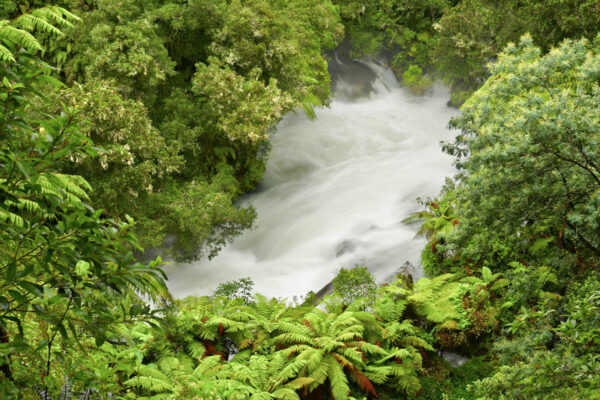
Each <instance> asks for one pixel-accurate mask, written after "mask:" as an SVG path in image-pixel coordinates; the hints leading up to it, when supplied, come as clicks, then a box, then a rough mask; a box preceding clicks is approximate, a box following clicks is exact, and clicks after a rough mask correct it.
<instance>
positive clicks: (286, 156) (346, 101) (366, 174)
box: [165, 58, 457, 297]
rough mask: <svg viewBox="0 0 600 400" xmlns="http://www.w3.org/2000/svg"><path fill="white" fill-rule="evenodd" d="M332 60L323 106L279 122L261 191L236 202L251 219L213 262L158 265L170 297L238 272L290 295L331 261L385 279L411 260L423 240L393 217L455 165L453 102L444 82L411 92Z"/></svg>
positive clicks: (316, 283)
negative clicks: (248, 207) (328, 96)
mask: <svg viewBox="0 0 600 400" xmlns="http://www.w3.org/2000/svg"><path fill="white" fill-rule="evenodd" d="M334 62H335V66H334V68H333V69H332V77H333V79H334V90H335V93H336V98H335V99H334V100H333V101H332V103H331V107H330V108H322V109H319V110H317V120H316V121H311V120H309V119H308V118H307V117H306V116H305V115H304V114H303V113H298V114H290V115H288V116H287V117H286V118H285V119H284V120H283V121H282V122H281V123H280V124H279V126H278V127H277V132H276V133H275V134H274V135H273V137H272V144H273V150H272V152H271V154H270V158H269V163H268V166H267V170H266V174H265V177H264V180H263V182H262V183H261V185H260V189H259V190H258V191H257V192H256V193H253V194H251V195H249V196H247V197H246V198H245V199H243V200H242V203H244V204H247V203H249V204H252V205H253V206H254V207H255V208H256V210H257V212H258V218H257V221H256V224H255V225H256V228H255V229H253V230H250V231H247V232H245V233H244V234H243V235H242V236H240V237H238V238H237V239H236V240H235V241H234V242H233V243H232V244H231V245H229V246H228V247H227V248H225V249H223V250H222V251H221V253H220V254H219V255H218V256H217V257H216V258H214V259H213V260H210V261H208V260H201V261H198V262H194V263H190V264H175V265H170V266H167V267H166V268H165V270H166V272H167V274H168V276H169V281H168V282H167V283H168V286H169V288H170V289H171V292H172V293H173V294H174V295H175V296H176V297H185V296H188V295H206V294H211V292H212V290H213V289H215V288H216V287H217V285H218V283H219V282H224V281H229V280H233V279H239V278H242V277H246V276H249V277H251V278H252V279H253V280H254V282H255V284H256V286H255V289H256V291H257V292H259V293H262V294H265V295H267V296H275V297H291V296H293V295H303V294H306V293H307V292H308V291H309V290H314V291H317V290H319V289H320V288H321V287H323V286H324V285H325V284H327V283H328V282H329V281H330V280H331V279H332V278H333V277H334V273H335V270H336V269H339V268H340V267H351V266H353V265H354V264H356V263H362V264H364V265H367V266H368V267H369V269H370V270H371V272H372V273H373V274H374V275H375V277H376V278H377V279H378V280H384V279H386V278H388V277H389V276H390V275H392V274H394V272H395V271H396V270H397V269H398V268H399V267H400V266H402V265H403V264H404V263H405V262H406V261H409V262H411V263H412V264H413V265H418V264H419V255H420V251H421V249H422V247H423V241H422V240H415V239H414V235H415V228H412V227H408V226H405V225H403V224H402V223H401V220H402V219H404V218H406V217H407V216H408V215H409V214H410V213H411V212H413V211H416V210H418V209H419V206H418V204H417V203H416V201H415V199H416V198H417V197H426V196H428V195H429V196H434V195H437V194H438V193H439V190H440V187H441V186H442V184H443V182H444V178H445V177H446V176H450V175H452V174H453V167H452V159H451V158H450V157H449V156H447V155H445V154H443V153H442V151H441V148H440V145H439V142H440V141H441V140H451V139H452V137H453V136H454V134H453V133H452V132H450V131H448V130H447V129H446V125H447V123H448V121H449V120H450V118H451V117H452V116H454V115H456V114H457V110H455V109H452V108H450V107H448V106H447V105H446V102H447V101H448V99H449V95H448V91H447V90H446V89H445V88H444V87H442V86H436V87H435V88H434V89H433V90H432V91H431V93H429V94H428V95H426V96H415V95H413V94H411V93H410V92H409V91H407V90H405V89H403V88H400V87H399V86H398V83H397V82H396V80H395V78H394V75H393V73H392V72H391V71H390V70H389V69H387V68H385V67H383V66H382V65H379V64H376V63H373V62H366V61H360V62H357V61H352V60H349V59H348V60H340V59H339V58H337V59H335V60H334ZM415 275H416V276H420V275H421V273H420V272H417V273H416V274H415Z"/></svg>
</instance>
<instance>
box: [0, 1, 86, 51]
mask: <svg viewBox="0 0 600 400" xmlns="http://www.w3.org/2000/svg"><path fill="white" fill-rule="evenodd" d="M78 20H79V18H78V17H77V16H75V15H74V14H72V13H70V12H69V11H67V10H65V9H64V8H61V7H57V6H48V7H44V8H40V9H37V10H34V11H32V12H31V13H29V14H23V15H21V16H19V17H17V18H16V19H14V20H12V21H7V20H2V21H0V61H4V62H15V56H14V51H15V48H16V47H22V48H25V49H27V50H29V51H36V50H42V49H43V48H42V45H41V44H40V43H39V41H38V40H37V39H36V38H35V37H34V36H33V35H32V34H31V32H33V31H36V30H40V31H43V32H47V33H50V34H52V35H55V36H62V32H61V31H60V29H59V28H58V26H61V27H68V26H71V25H72V24H71V21H78Z"/></svg>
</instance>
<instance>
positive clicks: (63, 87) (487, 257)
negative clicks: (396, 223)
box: [0, 0, 600, 400]
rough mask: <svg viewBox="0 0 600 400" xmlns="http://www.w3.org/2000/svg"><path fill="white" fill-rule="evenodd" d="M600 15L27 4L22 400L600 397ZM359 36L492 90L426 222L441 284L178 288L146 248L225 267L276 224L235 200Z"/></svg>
mask: <svg viewBox="0 0 600 400" xmlns="http://www.w3.org/2000/svg"><path fill="white" fill-rule="evenodd" d="M63 7H64V8H63ZM598 7H599V6H598V3H597V2H596V1H588V0H583V1H575V0H563V1H555V0H553V1H550V0H547V1H546V0H545V1H512V0H510V1H503V2H496V1H476V0H462V1H458V0H455V1H451V0H430V1H416V0H398V1H391V0H352V1H337V0H333V1H328V0H290V1H285V2H283V1H275V0H246V1H242V0H210V1H209V0H187V1H185V0H153V1H142V0H120V1H116V0H101V1H96V2H88V1H84V0H64V1H60V0H57V1H41V0H32V1H16V0H15V1H6V2H3V3H2V4H1V5H0V13H1V14H0V16H1V18H0V71H1V82H0V103H1V104H0V167H1V168H0V200H1V203H0V237H1V244H2V245H1V246H0V271H1V274H0V398H2V399H5V398H6V399H12V398H15V399H22V398H24V399H55V398H59V399H63V398H64V399H68V398H82V399H94V398H96V399H106V398H119V399H129V398H131V399H133V398H153V399H159V398H164V399H249V398H251V399H319V400H321V399H335V400H341V399H363V398H381V399H399V398H403V399H419V398H422V399H444V398H445V399H456V400H458V399H465V400H467V399H482V400H487V399H582V400H583V399H598V398H600V378H599V377H600V314H599V312H598V310H599V309H600V273H599V272H598V267H597V265H598V262H599V261H600V242H599V240H598V233H599V226H600V221H599V212H598V210H599V207H600V203H599V199H600V197H599V196H600V195H599V193H600V166H599V165H598V161H597V160H598V159H599V158H600V154H599V152H600V150H599V144H600V119H599V117H598V110H599V109H600V100H599V98H600V93H599V90H600V89H599V86H598V83H599V81H600V37H598V38H596V37H597V34H598V28H597V26H598V22H600V10H599V8H598ZM67 10H70V11H67ZM527 32H529V34H527V35H524V34H525V33H527ZM344 37H346V38H347V39H348V40H349V43H350V45H351V46H352V51H353V52H354V53H355V55H363V56H371V57H383V58H384V59H386V60H387V61H389V62H390V64H391V65H392V66H393V68H394V70H395V72H396V73H397V75H398V76H399V77H400V78H401V80H402V81H403V82H404V84H405V85H407V86H409V87H411V88H412V89H414V90H415V91H416V92H424V91H426V90H427V88H428V86H429V85H430V84H431V82H433V81H434V80H435V79H437V78H441V79H443V80H444V81H445V82H446V83H447V84H449V85H450V86H451V87H452V99H451V101H452V102H453V103H454V104H460V103H463V102H464V101H465V100H466V103H465V104H464V105H463V107H462V109H461V110H462V114H461V115H460V117H457V118H456V119H454V120H453V121H452V122H451V126H452V127H454V128H456V129H457V137H456V140H455V141H453V142H451V143H446V144H445V145H444V150H445V151H446V152H448V153H449V154H452V155H454V156H455V157H456V165H457V167H458V168H459V172H458V174H457V175H456V176H455V177H453V178H451V179H450V178H449V179H448V181H447V183H446V185H445V186H444V188H443V189H442V192H441V193H440V196H439V198H438V199H428V200H426V201H423V203H422V204H423V206H424V209H423V210H422V211H420V212H417V213H415V214H414V215H412V216H408V217H407V219H406V220H405V222H406V223H410V224H418V225H419V231H418V234H420V235H423V236H425V237H426V239H427V245H426V247H425V248H424V249H423V253H422V261H423V265H424V268H425V271H426V273H427V276H428V277H427V278H422V279H420V280H418V281H416V282H413V281H412V278H411V277H410V276H409V275H400V276H398V280H397V281H396V282H394V283H391V284H388V285H383V286H379V287H378V286H377V285H376V283H375V281H374V279H373V277H372V276H371V275H370V274H369V272H368V269H367V268H365V267H363V266H356V267H355V268H352V269H342V270H340V272H339V274H338V276H337V277H336V278H335V279H334V281H333V282H332V287H333V294H332V295H330V296H327V297H326V298H325V299H316V298H315V297H314V295H312V294H311V295H308V296H307V297H306V298H305V299H303V300H302V301H295V302H290V303H286V302H285V301H283V300H278V299H267V298H265V297H263V296H261V295H259V294H257V295H255V294H254V293H253V291H252V287H253V282H252V281H251V280H250V279H248V278H245V279H241V280H238V281H231V282H226V283H223V284H221V285H220V286H219V288H218V289H217V290H216V291H215V293H214V294H213V295H212V296H209V297H201V298H188V299H185V300H173V299H172V298H171V296H170V294H169V293H168V290H167V289H166V286H165V283H164V279H165V276H164V274H163V272H162V270H161V269H160V264H161V260H160V258H158V259H156V260H153V261H151V262H148V263H147V264H143V263H140V262H137V261H136V260H135V255H136V254H139V253H140V252H141V251H142V249H143V247H148V246H159V245H161V244H163V243H164V242H165V240H166V241H167V244H168V245H166V246H165V249H167V248H169V249H171V250H172V252H171V254H172V255H175V256H176V257H180V258H185V259H193V258H197V257H201V256H207V255H208V256H211V255H214V254H216V252H218V250H219V249H220V248H221V247H222V246H223V245H224V244H225V243H226V242H227V240H229V239H230V238H231V237H233V236H235V235H236V234H238V233H239V232H240V231H241V230H243V229H245V228H248V227H249V226H251V224H252V221H253V218H254V214H255V213H254V211H253V210H252V209H248V208H241V209H240V208H238V207H236V206H235V205H234V201H235V200H236V199H237V197H238V196H239V195H241V194H243V193H246V192H248V191H250V190H252V189H253V188H254V187H255V185H256V184H257V183H258V182H259V181H260V179H261V177H262V173H263V171H264V167H265V162H266V157H267V155H268V150H269V135H270V133H271V132H272V130H273V129H274V126H275V124H276V123H277V122H278V121H279V120H280V119H281V118H282V116H283V115H284V114H286V113H288V112H295V111H298V110H304V112H306V113H307V114H308V115H309V116H311V115H314V113H313V107H314V106H317V105H322V104H327V102H328V101H329V96H330V93H329V84H330V78H329V75H328V72H327V57H326V55H325V54H326V51H327V50H331V49H333V48H335V47H336V46H337V45H338V44H339V43H340V42H341V41H342V40H343V39H344ZM513 42H514V43H513ZM515 43H517V44H515ZM488 62H490V63H489V64H488ZM473 93H474V94H473ZM169 235H172V236H169ZM167 239H168V240H167ZM206 279H210V277H206ZM316 303H319V304H318V306H317V304H316ZM440 351H450V352H455V353H459V354H462V355H465V356H468V357H470V359H469V360H468V361H467V362H466V363H465V364H463V365H462V366H460V367H452V366H450V365H449V364H448V363H447V362H446V361H445V360H444V359H443V358H442V357H441V355H440V353H439V352H440Z"/></svg>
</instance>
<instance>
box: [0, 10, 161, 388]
mask: <svg viewBox="0 0 600 400" xmlns="http://www.w3.org/2000/svg"><path fill="white" fill-rule="evenodd" d="M71 18H73V16H72V14H70V13H68V12H66V11H65V10H62V9H60V8H57V7H49V8H47V9H41V10H38V11H36V12H33V13H31V14H29V15H25V16H22V17H19V18H17V19H15V20H14V21H3V22H2V23H1V26H2V27H1V28H0V32H2V33H0V35H2V46H3V49H4V50H3V51H4V52H5V54H6V51H9V52H11V55H12V56H11V57H8V56H6V57H5V58H4V59H3V61H2V62H1V63H0V70H1V75H2V76H3V77H4V78H3V81H2V84H1V85H0V101H1V102H2V105H1V109H2V114H1V115H0V164H2V166H3V168H2V169H0V199H1V203H0V225H1V228H0V240H1V242H2V246H1V248H0V269H1V270H2V272H3V273H2V276H1V278H0V303H1V304H2V312H1V313H0V337H2V340H1V345H0V352H1V354H2V367H1V369H2V372H3V374H4V378H5V379H4V380H3V382H2V385H1V388H2V389H1V390H2V391H3V397H11V396H12V395H14V393H12V394H11V391H12V390H14V388H15V387H16V388H20V389H22V390H25V389H26V388H28V389H33V388H34V387H35V386H37V387H38V388H39V389H40V390H41V391H42V392H43V397H45V398H47V397H48V396H50V395H51V393H52V392H55V391H58V389H60V387H61V385H62V382H60V380H59V379H58V377H57V376H55V375H54V374H53V367H54V366H56V364H59V365H60V363H61V362H62V361H64V358H63V354H62V352H61V351H60V350H59V349H57V344H59V343H60V344H61V345H67V343H71V344H72V342H70V341H78V340H79V338H80V337H81V336H82V335H83V336H86V335H93V337H94V338H95V341H96V344H97V345H100V344H102V343H103V342H104V340H105V337H106V332H107V331H108V329H109V328H110V326H111V325H112V324H114V323H115V322H117V321H122V320H131V319H137V318H140V317H142V316H147V315H152V314H153V313H154V312H153V311H151V310H150V308H149V307H148V306H145V305H143V303H142V302H141V300H139V299H138V300H137V301H135V300H134V301H133V302H131V303H130V304H129V305H130V307H125V304H126V303H123V304H121V306H122V307H121V308H120V307H119V304H115V303H114V302H110V301H108V297H107V296H111V295H116V294H117V293H120V294H121V296H124V297H127V296H132V295H134V293H138V294H141V295H144V296H149V297H150V298H152V299H155V300H157V299H158V298H159V297H161V296H165V297H168V293H167V289H166V286H165V284H164V281H163V278H164V274H163V273H162V271H161V270H160V269H159V268H157V264H158V261H157V262H153V263H151V264H150V265H149V266H146V265H142V264H139V263H136V262H135V260H134V258H133V255H132V253H131V250H132V249H135V248H138V245H137V240H136V238H135V236H134V235H133V234H132V233H131V223H132V221H131V220H128V222H126V223H123V222H120V221H118V220H111V219H107V218H103V217H102V210H99V211H96V210H94V209H93V208H92V207H90V206H89V204H88V203H89V193H90V191H91V188H90V186H89V184H88V183H87V182H86V181H85V180H84V179H83V178H82V177H80V176H78V175H69V174H64V173H62V172H61V171H60V170H59V169H58V167H59V166H60V163H61V162H63V161H64V160H68V159H71V158H77V157H89V156H93V155H94V154H95V152H96V150H95V149H94V148H93V147H92V143H91V141H90V140H89V139H88V138H87V137H86V136H85V135H83V134H82V133H81V132H80V130H79V128H78V126H77V116H76V115H75V114H74V113H73V111H72V110H70V109H69V108H65V109H64V110H63V112H62V113H61V115H45V116H44V117H43V118H41V119H38V118H36V117H35V115H36V113H35V112H34V107H35V105H34V103H33V102H31V101H30V99H31V98H32V97H33V96H36V95H38V96H41V92H40V90H43V88H46V87H47V85H53V86H57V85H60V84H61V83H60V82H59V81H57V80H56V79H54V78H52V77H51V76H50V72H51V68H50V67H49V66H48V65H47V64H45V63H43V62H42V61H41V60H39V59H38V58H37V57H36V56H35V54H34V53H32V52H31V51H26V50H25V51H21V50H19V49H20V48H24V49H33V50H35V49H39V48H40V45H39V43H38V42H37V41H36V39H35V38H34V36H32V35H31V34H29V33H27V31H26V30H27V29H29V30H34V29H35V28H40V29H44V30H45V31H48V32H58V30H57V28H56V27H55V24H56V25H58V26H64V25H66V24H68V23H69V19H71ZM15 27H18V28H15ZM49 27H51V28H49ZM32 41H33V42H32ZM32 43H35V45H33V44H32ZM134 298H135V296H134ZM25 360H26V361H25ZM26 364H28V367H26V366H25V365H26ZM28 369H29V370H28ZM31 369H37V370H38V371H40V372H41V377H36V379H31V375H30V374H31Z"/></svg>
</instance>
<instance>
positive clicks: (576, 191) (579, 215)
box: [446, 36, 600, 261]
mask: <svg viewBox="0 0 600 400" xmlns="http://www.w3.org/2000/svg"><path fill="white" fill-rule="evenodd" d="M598 63H599V61H598V50H597V44H591V43H589V42H588V41H587V40H580V41H570V40H568V41H565V42H564V43H563V44H562V45H561V46H560V47H559V48H556V49H555V50H553V51H551V52H550V53H548V54H547V55H542V54H541V52H540V50H539V49H538V48H536V47H535V46H534V45H533V43H532V40H531V38H530V37H527V36H526V37H524V38H523V39H522V41H521V43H520V44H519V45H517V46H509V47H507V49H506V50H505V52H504V53H503V54H502V55H500V58H499V60H498V62H497V63H496V64H494V66H493V67H492V72H493V73H494V75H493V76H492V77H491V78H490V79H489V80H488V82H487V84H486V85H485V86H484V87H483V88H482V89H481V90H480V91H479V92H478V93H477V94H476V95H475V96H474V97H473V98H472V99H471V100H470V101H469V102H468V103H467V104H466V105H465V106H464V107H463V114H462V116H460V117H459V118H457V119H455V120H454V121H453V123H452V124H453V126H455V127H457V128H460V129H462V133H461V134H460V135H459V136H458V137H457V141H456V143H455V144H449V145H447V146H446V150H447V151H448V152H450V153H451V154H455V155H457V156H458V157H459V158H458V165H459V167H460V168H462V170H463V171H464V172H462V173H461V174H460V175H459V177H458V178H459V184H458V186H457V188H456V198H457V202H458V204H457V206H456V213H457V217H458V218H459V219H460V220H461V224H460V225H459V229H458V230H457V231H456V234H457V236H456V238H455V239H453V240H454V242H455V244H458V243H461V244H460V245H459V246H461V247H462V250H461V252H462V253H463V255H465V253H468V252H469V251H470V250H469V247H467V245H466V244H465V242H467V241H468V242H477V240H478V239H477V238H478V237H485V236H487V237H488V238H489V237H492V238H493V237H496V238H497V239H500V240H504V241H506V243H510V246H511V247H512V248H513V249H518V250H517V256H518V257H523V258H525V257H531V256H532V255H535V256H536V257H539V256H540V255H541V254H543V253H544V252H546V253H547V252H548V251H552V250H554V251H558V250H560V251H562V252H564V253H566V254H570V255H571V257H582V258H581V259H587V260H590V261H591V260H595V259H597V257H598V255H599V254H600V253H599V250H598V248H599V247H598V246H599V243H598V242H597V235H596V233H597V224H596V223H595V222H594V221H595V219H594V218H595V217H594V215H595V211H594V210H595V204H596V197H597V194H598V188H599V187H598V177H597V174H598V171H597V169H596V167H595V165H596V163H595V161H594V160H595V158H596V155H595V154H596V153H595V151H596V150H597V146H596V143H597V140H598V137H597V136H598V135H597V132H598V126H597V122H598V121H597V120H596V119H595V118H593V117H592V116H593V115H594V114H593V110H595V109H596V108H597V107H598V104H597V102H598V96H597V93H596V92H597V91H596V87H595V82H596V79H597V65H598ZM465 155H468V156H469V157H468V158H467V159H465V160H464V161H463V160H462V159H461V157H462V156H465ZM486 241H488V242H489V239H486ZM455 248H456V247H455ZM513 251H514V250H513ZM488 257H489V256H488Z"/></svg>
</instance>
